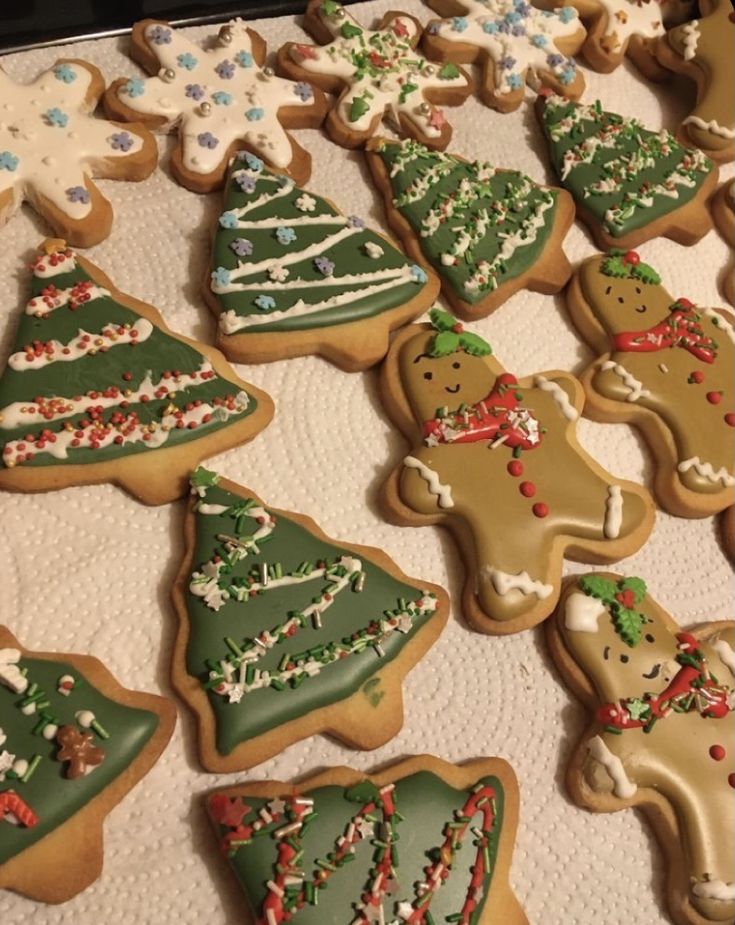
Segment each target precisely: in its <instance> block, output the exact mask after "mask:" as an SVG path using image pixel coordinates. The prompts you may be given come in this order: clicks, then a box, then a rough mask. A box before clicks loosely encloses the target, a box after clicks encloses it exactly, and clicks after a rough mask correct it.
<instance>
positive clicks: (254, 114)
mask: <svg viewBox="0 0 735 925" xmlns="http://www.w3.org/2000/svg"><path fill="white" fill-rule="evenodd" d="M263 116H265V110H264V109H262V108H261V107H260V106H253V108H252V109H248V110H247V112H246V113H245V118H246V119H247V120H248V122H260V120H261V119H262V118H263Z"/></svg>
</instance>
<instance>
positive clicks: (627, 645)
mask: <svg viewBox="0 0 735 925" xmlns="http://www.w3.org/2000/svg"><path fill="white" fill-rule="evenodd" d="M548 628H549V634H548V638H549V645H550V648H551V652H552V655H553V657H554V660H555V662H556V663H557V665H558V667H559V669H560V671H561V673H562V676H563V678H564V680H565V681H566V682H567V683H568V684H569V686H570V687H571V689H572V691H573V692H574V693H575V694H576V695H577V696H578V697H579V698H580V699H581V700H583V701H584V702H585V703H586V704H587V706H588V707H589V708H590V709H591V710H592V711H593V714H594V720H593V723H592V725H591V726H590V727H589V728H588V729H587V730H586V731H585V733H584V735H583V737H582V739H581V741H580V743H579V745H578V747H577V749H576V751H575V753H574V755H573V757H572V760H571V763H570V765H569V769H568V773H567V783H568V786H569V789H570V792H571V794H572V796H573V798H574V800H575V801H576V802H577V803H579V804H581V805H582V806H584V807H585V808H588V809H591V810H593V811H595V812H615V811H616V810H619V809H624V808H627V807H630V806H640V807H641V808H642V809H643V810H644V811H645V812H647V813H649V814H650V818H651V823H652V824H653V826H654V829H655V830H656V833H657V835H658V837H659V839H660V840H661V842H662V845H663V847H664V849H665V853H666V857H667V870H668V884H667V892H668V897H669V905H670V908H671V913H672V916H673V918H674V919H675V921H676V922H678V923H686V925H715V923H722V925H724V923H728V922H732V921H733V916H735V882H733V880H734V875H735V812H734V811H733V800H735V792H733V788H735V716H734V714H733V707H734V706H735V688H734V686H733V685H734V684H735V681H734V677H735V651H733V646H734V645H735V624H734V623H732V622H720V623H710V624H707V625H704V626H701V627H697V629H696V630H693V631H692V632H683V631H682V629H681V627H680V626H679V625H678V624H677V623H676V622H675V621H674V620H673V619H672V618H671V617H670V616H669V615H668V614H667V613H666V612H665V611H664V610H663V609H662V608H661V607H660V606H659V605H658V604H656V602H655V601H653V600H652V599H651V598H650V597H649V596H648V594H647V589H646V585H645V583H644V582H643V581H642V580H641V579H639V578H622V577H621V576H619V575H611V574H599V573H597V574H592V575H585V576H583V577H581V578H574V579H569V580H568V581H567V582H566V584H565V588H564V591H563V593H562V597H561V601H560V605H559V608H558V610H557V615H556V617H555V618H554V619H553V620H552V621H550V622H549V627H548Z"/></svg>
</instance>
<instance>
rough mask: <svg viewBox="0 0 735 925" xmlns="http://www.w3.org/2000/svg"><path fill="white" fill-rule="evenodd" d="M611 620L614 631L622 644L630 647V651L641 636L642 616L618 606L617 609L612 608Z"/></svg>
mask: <svg viewBox="0 0 735 925" xmlns="http://www.w3.org/2000/svg"><path fill="white" fill-rule="evenodd" d="M612 618H613V623H614V625H615V629H616V631H617V633H618V635H619V636H620V637H621V638H622V640H623V642H625V643H626V645H628V646H630V647H631V649H632V648H633V647H634V646H637V645H638V643H639V642H640V641H641V636H642V635H643V624H644V622H645V617H644V616H643V614H642V613H638V611H637V610H629V609H628V608H627V607H622V606H621V605H620V604H618V606H617V607H614V608H613V612H612Z"/></svg>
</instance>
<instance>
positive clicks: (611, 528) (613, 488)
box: [603, 485, 623, 540]
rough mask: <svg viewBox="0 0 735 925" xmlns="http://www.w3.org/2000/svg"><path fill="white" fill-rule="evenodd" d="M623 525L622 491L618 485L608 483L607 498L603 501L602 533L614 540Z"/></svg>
mask: <svg viewBox="0 0 735 925" xmlns="http://www.w3.org/2000/svg"><path fill="white" fill-rule="evenodd" d="M622 525H623V492H622V491H621V489H620V486H619V485H609V486H608V489H607V500H606V501H605V524H604V527H603V533H604V534H605V536H606V537H607V539H609V540H616V539H617V538H618V537H619V536H620V528H621V526H622Z"/></svg>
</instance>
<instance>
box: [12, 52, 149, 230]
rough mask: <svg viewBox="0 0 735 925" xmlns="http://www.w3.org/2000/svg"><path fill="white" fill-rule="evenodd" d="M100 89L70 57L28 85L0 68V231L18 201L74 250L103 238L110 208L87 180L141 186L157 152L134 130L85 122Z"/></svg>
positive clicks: (88, 70) (95, 73) (89, 70)
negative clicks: (133, 182)
mask: <svg viewBox="0 0 735 925" xmlns="http://www.w3.org/2000/svg"><path fill="white" fill-rule="evenodd" d="M104 88H105V83H104V79H103V77H102V74H101V73H100V72H99V70H98V69H97V68H96V67H94V65H92V64H88V63H87V62H86V61H79V60H76V59H72V58H69V59H59V60H58V61H57V62H56V63H55V64H54V65H53V66H52V67H50V68H49V69H48V70H46V71H43V72H42V73H41V74H40V75H39V76H38V77H36V79H35V80H34V81H33V82H32V83H30V84H18V83H16V82H15V81H14V80H11V78H10V77H9V76H8V75H7V74H5V72H4V71H3V70H2V69H1V68H0V224H3V223H4V222H5V221H7V220H8V219H9V218H10V216H11V215H13V213H15V212H16V211H17V210H18V209H19V208H20V205H21V203H22V202H24V201H26V202H30V203H31V204H32V205H33V206H34V208H35V209H36V210H37V211H38V212H39V213H40V214H41V215H42V216H43V217H44V218H45V219H46V220H47V221H48V222H49V224H50V225H51V227H52V228H53V229H54V231H55V232H56V233H57V234H60V235H63V237H64V238H66V240H68V241H69V242H70V243H72V244H75V245H77V246H78V247H89V246H90V245H92V244H97V243H99V242H100V241H102V240H103V239H104V238H106V237H107V235H108V234H109V233H110V228H111V226H112V207H111V205H110V203H109V202H108V201H107V199H105V197H104V196H103V195H102V194H101V193H100V191H99V190H98V189H97V187H96V186H95V185H94V183H93V182H92V177H108V178H112V179H119V180H142V179H144V178H145V177H147V176H148V175H149V174H150V173H151V171H152V170H153V169H154V168H155V166H156V160H157V151H156V145H155V142H154V140H153V138H152V137H151V136H150V134H149V133H148V132H147V131H146V129H144V128H143V127H142V126H141V125H127V126H121V125H117V124H116V123H114V122H108V121H107V120H105V119H96V118H94V117H93V116H92V113H93V111H94V109H95V108H96V106H97V101H98V100H99V98H100V96H101V95H102V93H103V91H104Z"/></svg>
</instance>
